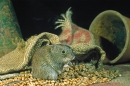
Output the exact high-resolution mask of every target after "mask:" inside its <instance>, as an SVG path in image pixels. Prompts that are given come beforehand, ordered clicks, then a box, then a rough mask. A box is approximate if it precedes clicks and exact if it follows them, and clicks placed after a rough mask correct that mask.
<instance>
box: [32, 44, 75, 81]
mask: <svg viewBox="0 0 130 86" xmlns="http://www.w3.org/2000/svg"><path fill="white" fill-rule="evenodd" d="M74 58H75V56H74V54H73V51H72V49H71V48H70V47H69V46H68V45H64V44H55V45H46V46H42V47H41V48H39V49H38V50H36V52H35V53H34V56H33V58H32V76H33V77H34V78H41V79H52V80H56V79H57V77H58V74H60V73H61V72H62V71H63V69H64V66H65V65H66V64H68V63H69V62H70V61H72V60H73V59H74Z"/></svg>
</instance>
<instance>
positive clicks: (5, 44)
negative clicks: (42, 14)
mask: <svg viewBox="0 0 130 86" xmlns="http://www.w3.org/2000/svg"><path fill="white" fill-rule="evenodd" d="M21 37H22V36H21V31H20V27H19V24H18V21H17V18H16V16H15V13H14V10H13V7H12V3H11V0H0V57H1V56H3V55H5V54H7V53H9V52H10V51H12V50H14V49H15V48H16V46H17V42H18V41H19V39H20V38H21Z"/></svg>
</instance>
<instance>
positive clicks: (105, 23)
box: [89, 10, 130, 64]
mask: <svg viewBox="0 0 130 86" xmlns="http://www.w3.org/2000/svg"><path fill="white" fill-rule="evenodd" d="M89 31H91V32H92V33H93V34H94V37H95V40H96V44H97V45H100V46H101V47H102V48H103V49H104V50H105V52H106V55H107V57H106V59H105V60H104V63H107V62H109V63H111V64H114V63H121V62H126V61H130V32H129V31H130V19H129V18H127V17H125V16H123V15H122V14H120V13H119V12H117V11H114V10H107V11H104V12H102V13H100V14H99V15H97V17H96V18H95V19H94V20H93V21H92V23H91V25H90V27H89Z"/></svg>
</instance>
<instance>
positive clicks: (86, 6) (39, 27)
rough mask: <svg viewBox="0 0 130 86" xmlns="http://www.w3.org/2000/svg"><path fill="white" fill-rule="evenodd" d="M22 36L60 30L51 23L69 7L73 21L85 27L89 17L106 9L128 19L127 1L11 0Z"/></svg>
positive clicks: (88, 23)
mask: <svg viewBox="0 0 130 86" xmlns="http://www.w3.org/2000/svg"><path fill="white" fill-rule="evenodd" d="M12 3H13V6H14V10H15V12H16V16H17V19H18V22H19V25H20V29H21V32H22V35H23V38H24V39H27V38H29V37H30V36H32V35H34V34H39V33H41V32H45V31H47V32H51V33H55V34H59V33H60V31H61V30H60V29H57V30H54V27H55V25H54V22H55V21H56V20H57V19H58V18H59V17H60V14H61V13H65V12H66V10H67V9H68V8H69V7H72V11H73V15H72V21H73V22H74V23H75V24H77V25H78V26H81V27H83V28H86V29H88V28H89V25H90V24H91V22H92V20H93V19H94V18H95V17H96V16H97V15H98V14H99V13H101V12H103V11H105V10H115V11H118V12H120V13H121V14H123V15H124V16H127V17H129V18H130V6H129V5H130V3H129V2H126V1H125V0H122V1H119V0H12Z"/></svg>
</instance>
